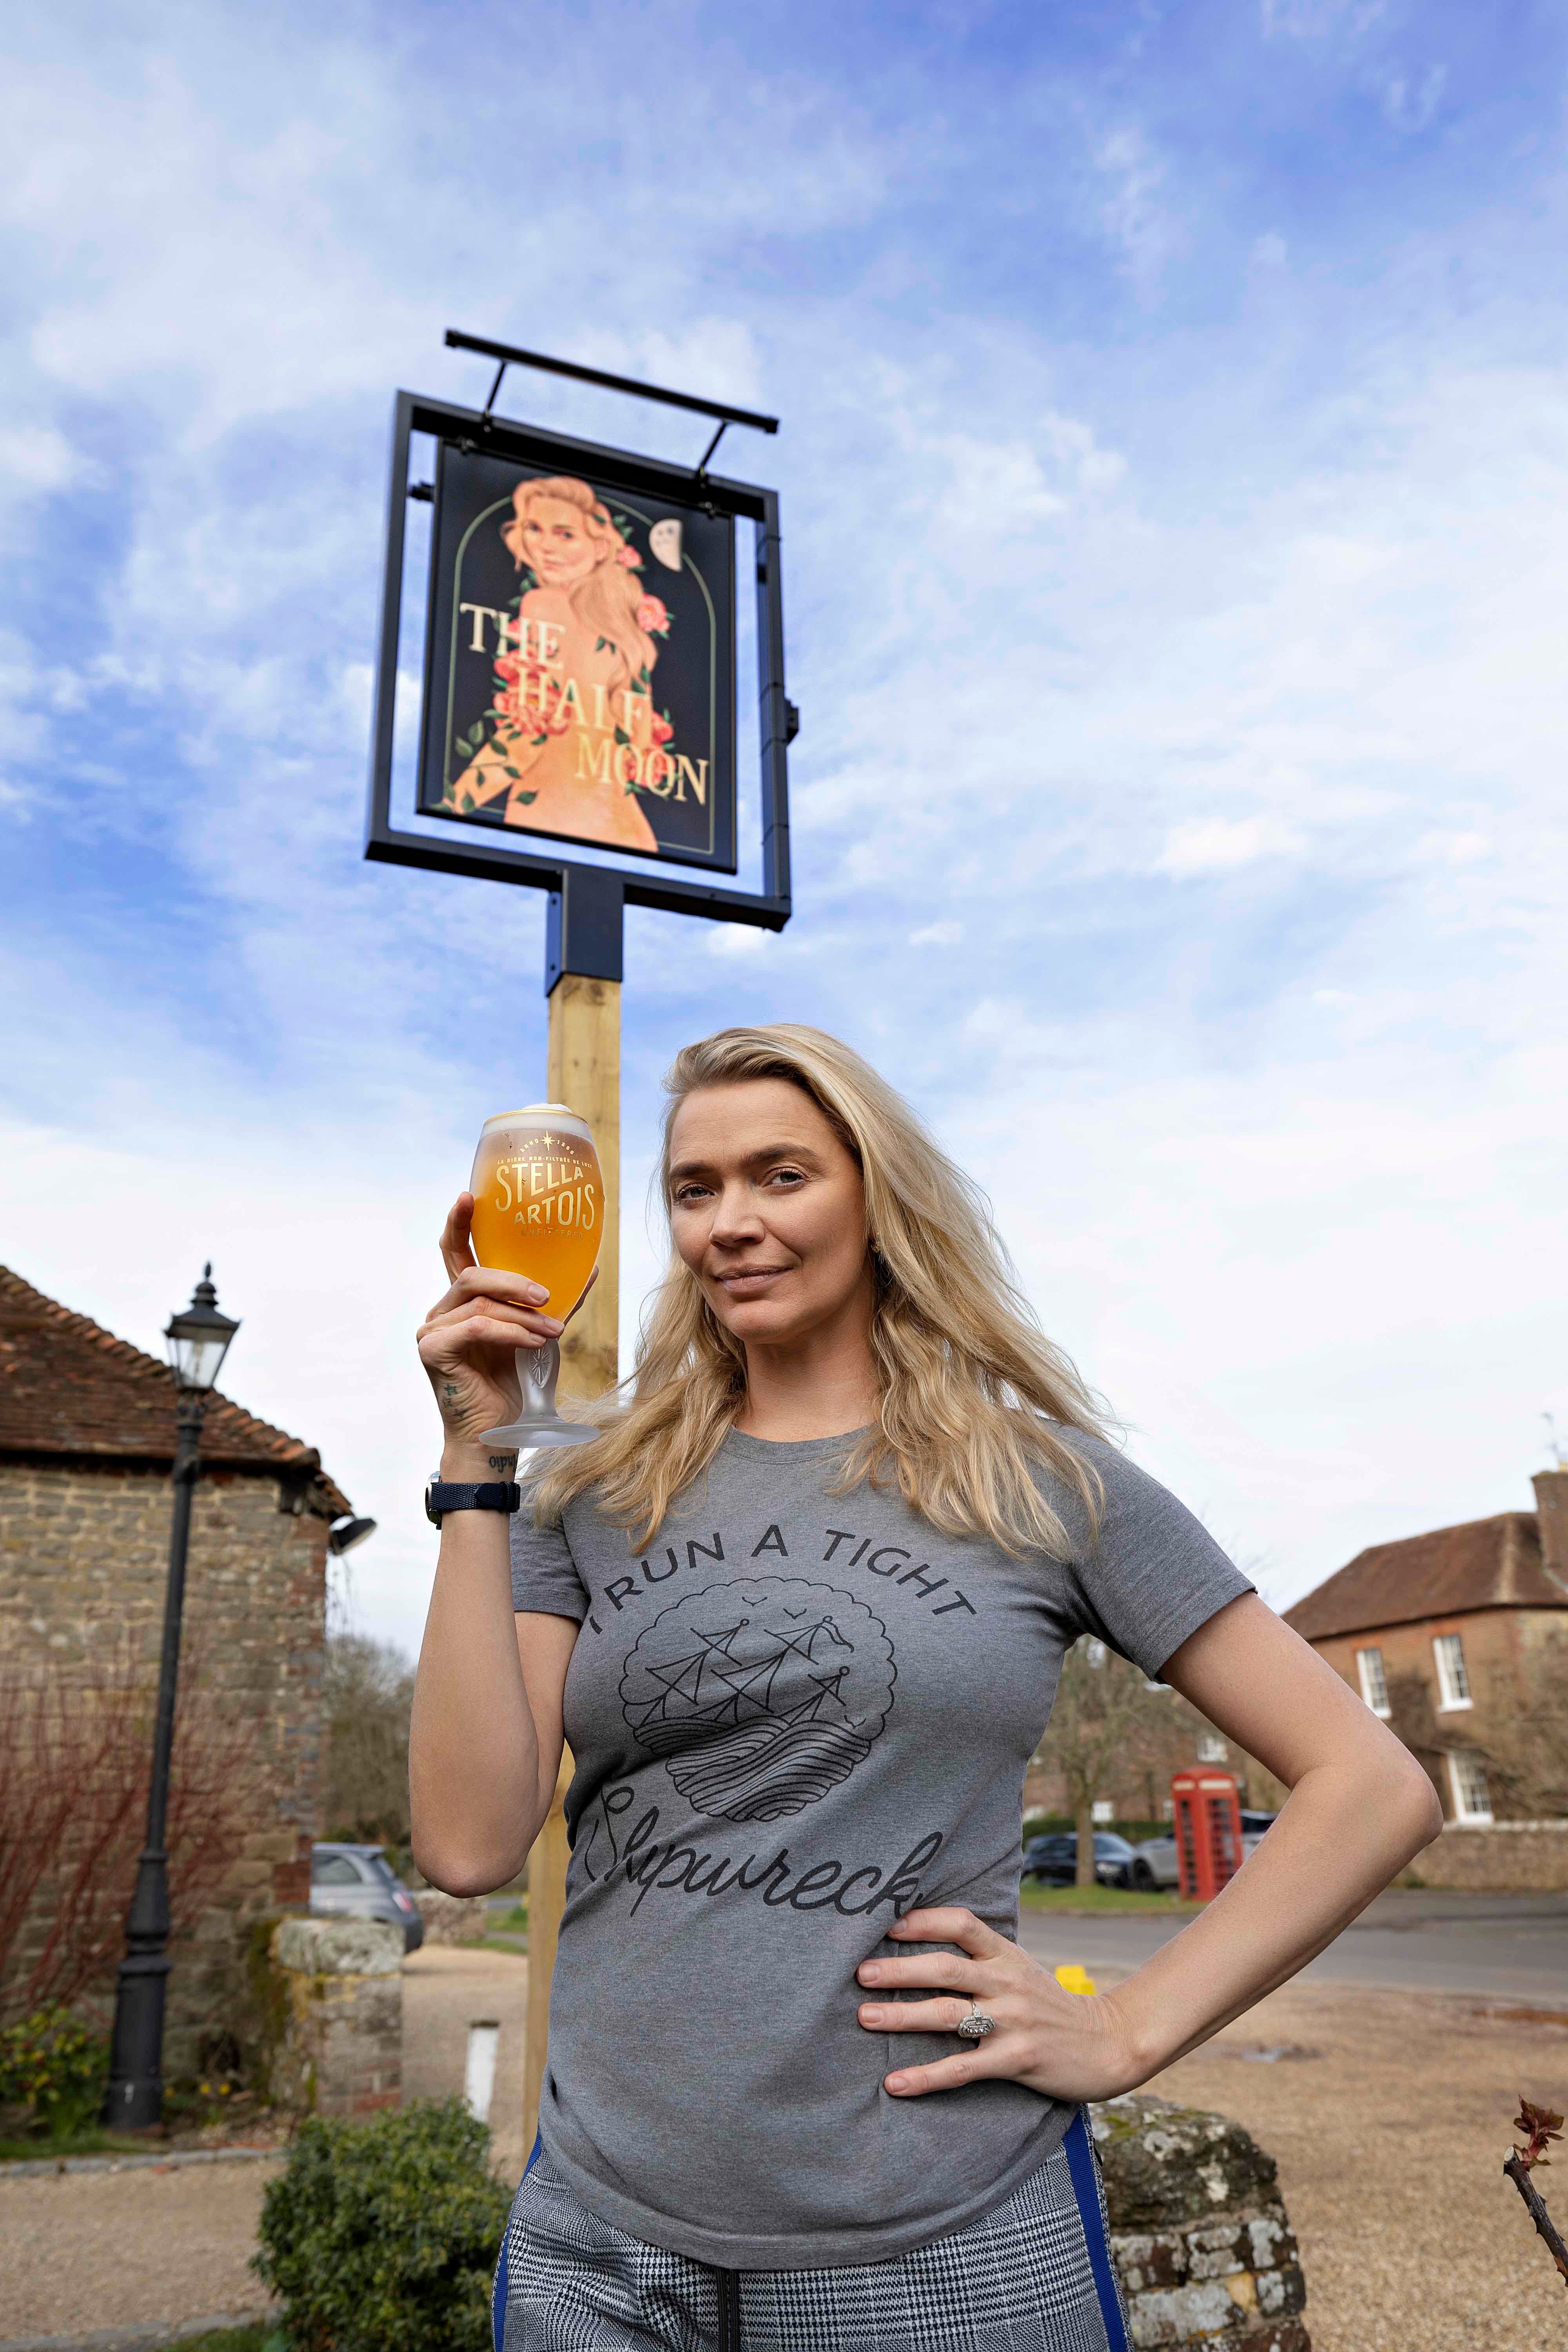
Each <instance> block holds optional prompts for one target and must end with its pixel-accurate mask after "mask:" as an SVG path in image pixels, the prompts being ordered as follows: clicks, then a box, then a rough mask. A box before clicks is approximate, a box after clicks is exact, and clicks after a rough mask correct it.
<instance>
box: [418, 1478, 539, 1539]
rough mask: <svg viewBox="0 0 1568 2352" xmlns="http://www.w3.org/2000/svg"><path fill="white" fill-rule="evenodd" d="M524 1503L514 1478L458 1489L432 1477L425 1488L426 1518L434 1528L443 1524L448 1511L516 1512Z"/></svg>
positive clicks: (520, 1490)
mask: <svg viewBox="0 0 1568 2352" xmlns="http://www.w3.org/2000/svg"><path fill="white" fill-rule="evenodd" d="M521 1501H522V1489H521V1486H519V1485H518V1484H517V1481H516V1480H515V1479H512V1480H510V1481H508V1482H504V1483H503V1482H502V1481H501V1480H500V1479H497V1480H496V1481H495V1483H494V1484H493V1485H491V1486H451V1485H443V1484H442V1482H441V1480H440V1479H439V1478H437V1477H432V1478H430V1479H429V1480H428V1481H427V1482H426V1488H425V1516H426V1518H427V1519H428V1520H429V1522H430V1524H431V1526H432V1527H433V1528H438V1527H439V1526H440V1524H441V1518H442V1514H443V1513H444V1512H447V1511H505V1512H506V1513H507V1515H508V1516H509V1517H510V1514H511V1513H512V1512H513V1511H515V1510H516V1509H517V1508H518V1507H519V1505H520V1504H521Z"/></svg>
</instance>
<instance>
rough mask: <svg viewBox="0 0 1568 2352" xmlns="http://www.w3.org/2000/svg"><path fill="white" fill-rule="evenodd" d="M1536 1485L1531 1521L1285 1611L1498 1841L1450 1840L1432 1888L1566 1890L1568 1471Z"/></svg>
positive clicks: (1346, 1582)
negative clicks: (1443, 1884) (1561, 1747)
mask: <svg viewBox="0 0 1568 2352" xmlns="http://www.w3.org/2000/svg"><path fill="white" fill-rule="evenodd" d="M1533 1484H1534V1487H1535V1497H1536V1506H1537V1507H1536V1508H1535V1509H1534V1510H1533V1511H1502V1512H1500V1513H1499V1514H1498V1516H1497V1517H1495V1518H1489V1519H1472V1520H1469V1521H1468V1522H1467V1523H1466V1524H1465V1525H1463V1526H1461V1527H1455V1528H1434V1529H1433V1530H1432V1531H1431V1532H1430V1533H1428V1534H1426V1535H1419V1536H1407V1537H1405V1538H1403V1539H1402V1540H1400V1541H1399V1542H1396V1543H1386V1544H1373V1546H1372V1547H1371V1549H1368V1550H1366V1551H1363V1552H1359V1553H1358V1554H1357V1556H1356V1558H1355V1559H1352V1561H1351V1562H1350V1564H1349V1565H1348V1567H1345V1568H1342V1569H1341V1570H1339V1572H1338V1574H1337V1575H1335V1576H1331V1577H1330V1578H1329V1580H1328V1581H1327V1583H1326V1584H1321V1585H1319V1587H1318V1588H1317V1590H1316V1591H1315V1592H1310V1593H1308V1595H1307V1597H1306V1599H1305V1600H1303V1601H1298V1602H1297V1603H1296V1605H1295V1607H1294V1608H1293V1609H1289V1610H1287V1611H1286V1612H1285V1614H1286V1622H1287V1623H1288V1624H1290V1625H1293V1626H1294V1627H1295V1629H1296V1631H1297V1632H1298V1633H1300V1634H1301V1635H1302V1636H1303V1637H1304V1638H1305V1639H1306V1640H1307V1641H1309V1642H1310V1643H1311V1644H1312V1646H1313V1648H1314V1649H1315V1650H1318V1651H1320V1652H1321V1654H1322V1655H1323V1656H1324V1657H1325V1658H1326V1659H1327V1660H1328V1662H1329V1664H1331V1666H1332V1667H1333V1668H1334V1670H1335V1672H1336V1673H1337V1674H1340V1675H1342V1676H1343V1677H1344V1679H1345V1681H1346V1682H1347V1683H1349V1684H1350V1685H1351V1687H1352V1690H1355V1691H1357V1692H1359V1694H1360V1696H1362V1698H1363V1699H1364V1700H1365V1702H1366V1704H1367V1706H1370V1707H1372V1708H1373V1711H1374V1712H1375V1713H1376V1714H1378V1715H1380V1716H1382V1717H1384V1721H1386V1722H1388V1723H1389V1724H1390V1725H1391V1726H1392V1727H1393V1728H1394V1730H1395V1731H1396V1732H1397V1733H1398V1735H1399V1737H1400V1738H1402V1739H1403V1740H1404V1742H1405V1746H1406V1747H1407V1748H1410V1749H1411V1751H1412V1752H1413V1754H1415V1756H1417V1757H1419V1759H1420V1760H1421V1762H1422V1763H1423V1764H1424V1765H1425V1766H1426V1769H1427V1771H1428V1773H1429V1774H1430V1776H1431V1779H1432V1782H1433V1785H1434V1787H1435V1788H1436V1790H1437V1794H1438V1796H1439V1797H1440V1798H1441V1800H1442V1803H1443V1812H1444V1817H1445V1822H1446V1825H1447V1828H1448V1829H1450V1830H1459V1831H1477V1832H1480V1831H1485V1830H1488V1829H1495V1830H1496V1831H1497V1832H1499V1834H1498V1835H1497V1836H1496V1837H1495V1838H1493V1839H1491V1840H1487V1839H1485V1838H1470V1839H1468V1840H1466V1839H1461V1840H1458V1841H1456V1840H1454V1839H1452V1838H1445V1839H1444V1840H1443V1841H1441V1844H1440V1847H1438V1848H1433V1849H1431V1850H1430V1852H1429V1853H1428V1854H1425V1855H1423V1856H1422V1857H1421V1858H1420V1860H1419V1861H1418V1862H1417V1864H1416V1865H1415V1867H1416V1870H1417V1872H1418V1873H1419V1874H1421V1875H1422V1876H1423V1877H1424V1878H1426V1879H1427V1881H1428V1883H1437V1881H1438V1879H1439V1876H1440V1877H1441V1878H1442V1879H1443V1880H1444V1881H1447V1882H1451V1883H1454V1884H1462V1885H1539V1886H1547V1885H1568V1821H1565V1820H1563V1818H1562V1815H1563V1812H1564V1811H1565V1810H1568V1808H1565V1807H1564V1805H1563V1790H1562V1785H1561V1783H1562V1764H1561V1759H1559V1758H1555V1757H1554V1755H1553V1753H1552V1751H1553V1748H1555V1747H1556V1746H1557V1745H1558V1744H1559V1742H1560V1741H1561V1738H1562V1725H1563V1715H1564V1710H1565V1708H1568V1469H1557V1470H1548V1471H1543V1472H1542V1473H1541V1475H1539V1476H1538V1477H1537V1478H1536V1479H1535V1480H1534V1481H1533ZM1554 1719H1555V1726H1556V1728H1555V1729H1554V1728H1553V1721H1554ZM1543 1735H1544V1736H1543ZM1543 1816H1545V1818H1543ZM1504 1832H1506V1833H1507V1834H1506V1835H1505V1834H1504Z"/></svg>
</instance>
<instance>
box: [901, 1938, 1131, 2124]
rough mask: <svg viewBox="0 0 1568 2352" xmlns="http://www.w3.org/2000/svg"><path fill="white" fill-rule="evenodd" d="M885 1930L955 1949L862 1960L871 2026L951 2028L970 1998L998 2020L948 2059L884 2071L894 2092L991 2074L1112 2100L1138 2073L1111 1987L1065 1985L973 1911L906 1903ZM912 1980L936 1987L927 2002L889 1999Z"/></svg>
mask: <svg viewBox="0 0 1568 2352" xmlns="http://www.w3.org/2000/svg"><path fill="white" fill-rule="evenodd" d="M888 1933H889V1937H892V1938H893V1939H894V1940H896V1941H904V1942H910V1943H921V1944H957V1945H958V1946H959V1947H960V1948H959V1950H957V1951H956V1952H919V1953H911V1954H910V1957H909V1958H899V1959H894V1958H878V1959H871V1960H863V1961H862V1962H861V1964H860V1967H859V1969H858V1971H857V1974H858V1979H859V1981H860V1983H861V1985H862V1986H863V1987H864V1988H865V1989H866V1990H868V1992H869V1993H870V1994H871V1998H870V1999H869V2000H864V2001H862V2002H861V2004H860V2009H859V2019H860V2023H861V2024H862V2025H863V2026H864V2027H865V2028H866V2030H867V2031H868V2032H871V2033H952V2034H956V2032H957V2031H958V2027H959V2025H960V2023H961V2022H962V2021H963V2019H964V2018H966V2017H968V2016H969V2015H971V2013H972V2006H973V2001H978V2002H979V2004H980V2007H981V2009H982V2011H984V2014H985V2015H986V2016H987V2017H994V2019H995V2021H996V2030H995V2032H994V2033H988V2034H986V2035H985V2036H984V2039H983V2040H981V2041H976V2042H955V2043H954V2047H953V2053H952V2057H951V2058H942V2059H938V2060H937V2061H936V2063H934V2064H932V2065H927V2066H909V2067H904V2068H900V2069H899V2070H897V2071H896V2072H894V2073H893V2074H887V2075H884V2077H883V2081H884V2083H885V2084H886V2086H887V2088H888V2089H889V2091H890V2092H892V2093H893V2095H895V2097H898V2098H906V2099H907V2098H914V2097H919V2096H920V2095H921V2094H923V2093H924V2092H926V2091H955V2090H957V2089H958V2088H959V2086H960V2084H964V2083H977V2082H981V2081H984V2079H985V2078H986V2077H987V2076H997V2077H1000V2078H1001V2079H1002V2080H1004V2081H1006V2082H1014V2083H1024V2084H1027V2085H1028V2087H1029V2089H1030V2090H1031V2091H1039V2092H1041V2093H1042V2094H1043V2095H1045V2096H1046V2097H1047V2098H1053V2099H1068V2100H1078V2099H1110V2098H1114V2097H1116V2096H1117V2095H1118V2094H1119V2093H1121V2092H1122V2091H1129V2090H1131V2089H1132V2088H1133V2086H1134V2084H1137V2083H1139V2082H1141V2081H1142V2080H1143V2071H1142V2070H1141V2069H1140V2067H1139V2065H1138V2063H1137V2060H1136V2058H1135V2056H1134V2054H1133V2050H1132V2037H1131V2034H1130V2032H1129V2031H1128V2028H1127V2024H1126V2021H1125V2020H1124V2018H1123V2017H1122V2016H1121V2014H1120V2012H1119V2011H1118V2008H1117V2005H1116V2000H1115V1996H1114V1995H1113V1994H1110V1993H1089V1994H1084V1993H1072V1992H1066V1991H1064V1990H1063V1989H1062V1987H1061V1986H1060V1985H1059V1984H1058V1982H1057V1980H1056V1979H1055V1977H1053V1976H1052V1975H1051V1974H1050V1972H1049V1970H1048V1969H1043V1968H1042V1967H1041V1966H1040V1964H1039V1962H1038V1961H1037V1960H1033V1959H1031V1958H1029V1955H1028V1954H1027V1952H1025V1951H1021V1950H1020V1949H1019V1948H1018V1946H1017V1945H1016V1944H1013V1943H1009V1942H1008V1940H1007V1938H1006V1937H1005V1936H999V1935H998V1934H997V1933H996V1930H995V1929H994V1927H986V1925H985V1923H984V1920H983V1919H977V1918H976V1917H975V1916H974V1914H973V1911H961V1910H957V1909H951V1910H948V1909H944V1910H932V1911H910V1912H907V1913H906V1914H905V1916H903V1918H901V1919H898V1920H895V1921H894V1923H893V1925H892V1926H891V1927H889V1930H888ZM916 1987H931V1988H940V1989H941V1990H940V1991H935V1990H933V1995H932V1998H931V2000H889V1999H888V1998H887V1996H888V1995H889V1993H892V1992H894V1991H898V1992H904V1991H906V1990H912V1989H914V1988H916ZM878 1996H880V1998H879V1997H878Z"/></svg>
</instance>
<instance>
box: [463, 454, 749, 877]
mask: <svg viewBox="0 0 1568 2352" xmlns="http://www.w3.org/2000/svg"><path fill="white" fill-rule="evenodd" d="M533 437H534V439H535V441H536V442H537V441H539V440H541V439H542V437H543V436H538V435H535V436H533ZM581 449H582V445H581V444H570V443H566V442H564V441H563V443H562V445H561V457H560V459H559V461H558V462H555V463H551V462H550V461H549V460H548V459H547V458H544V459H541V458H538V457H536V458H534V459H533V461H532V462H529V463H523V462H521V461H520V460H519V459H517V458H516V457H510V456H507V455H503V454H500V453H498V452H497V451H495V450H494V449H491V448H485V447H481V446H474V444H473V442H472V440H467V441H465V440H464V439H458V440H449V439H444V440H443V441H442V442H441V444H440V446H439V449H438V453H437V464H436V479H435V482H434V485H433V489H434V499H435V516H434V528H433V531H432V535H431V577H430V592H429V599H428V605H427V612H428V624H427V644H426V667H425V678H426V694H425V706H424V719H423V740H422V743H421V751H420V762H419V782H418V793H417V805H418V807H419V809H420V811H421V813H422V814H425V815H427V816H439V817H447V818H450V819H451V820H452V821H453V822H454V823H456V824H468V825H482V826H489V827H492V828H497V829H500V831H502V832H504V833H508V834H512V835H530V834H542V835H550V836H551V837H552V838H553V839H555V840H563V841H572V842H586V843H591V844H593V845H596V846H599V847H602V848H605V849H613V850H619V851H623V852H630V853H631V854H633V855H634V856H642V857H652V858H659V859H665V860H670V861H673V862H675V863H678V864H681V865H689V866H710V867H713V868H716V869H718V870H720V871H721V872H726V873H733V872H734V871H735V867H736V854H735V629H734V612H735V576H734V523H733V520H732V518H731V515H730V514H729V513H727V512H721V511H716V510H715V509H714V507H713V504H712V501H711V500H707V501H706V502H705V501H704V500H703V498H702V493H701V488H700V486H699V487H698V488H696V489H695V490H694V491H693V492H692V494H691V495H690V497H689V498H687V499H682V498H680V497H678V496H673V495H670V494H669V493H668V489H666V488H664V486H662V485H656V486H655V487H654V488H653V489H652V490H651V491H650V489H649V488H636V489H633V488H626V487H625V486H624V485H622V486H617V485H616V483H614V482H612V481H609V480H606V479H602V478H600V479H595V477H594V476H593V474H591V473H589V472H586V471H584V468H583V467H582V465H581V462H580V455H581ZM574 459H575V460H577V461H578V462H574ZM682 487H685V485H682Z"/></svg>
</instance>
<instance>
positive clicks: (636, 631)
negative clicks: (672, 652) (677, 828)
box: [450, 475, 675, 853]
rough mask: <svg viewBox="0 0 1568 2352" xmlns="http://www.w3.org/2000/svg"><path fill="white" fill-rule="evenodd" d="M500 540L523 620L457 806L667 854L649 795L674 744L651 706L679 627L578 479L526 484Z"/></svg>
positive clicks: (665, 770)
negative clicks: (661, 658) (645, 798)
mask: <svg viewBox="0 0 1568 2352" xmlns="http://www.w3.org/2000/svg"><path fill="white" fill-rule="evenodd" d="M511 506H512V512H511V514H510V517H509V518H508V520H506V521H505V522H504V523H503V524H502V525H501V530H500V536H501V539H502V541H503V542H504V543H505V546H506V548H507V550H508V551H509V553H510V556H511V558H512V562H513V563H514V565H515V566H516V570H517V572H518V575H519V579H520V583H521V593H519V595H518V597H517V599H516V610H515V617H505V616H499V628H500V650H499V652H498V653H497V655H496V656H495V662H494V685H495V692H494V695H493V698H492V705H491V716H490V721H489V729H488V730H486V740H484V742H483V743H482V744H481V746H480V747H479V750H478V751H477V752H476V753H475V755H474V757H473V758H472V759H471V760H470V761H468V765H467V766H466V767H465V768H464V769H463V771H462V772H461V773H460V774H459V775H458V776H457V777H455V778H454V780H453V782H452V785H451V787H450V790H451V795H452V798H453V800H454V801H455V802H457V803H458V805H459V806H462V807H465V808H468V807H469V806H471V807H472V809H473V811H474V813H475V814H485V815H492V816H499V817H500V818H501V820H502V821H503V822H504V823H508V824H519V823H521V824H526V825H527V826H528V827H529V829H530V830H533V831H539V832H545V833H555V832H559V833H563V834H567V835H573V836H575V837H576V838H578V839H580V840H581V839H588V840H593V841H602V842H604V843H605V844H607V845H613V846H615V847H617V848H624V849H636V850H642V851H644V852H645V853H647V852H654V851H657V849H658V840H657V838H656V836H655V834H654V830H653V827H652V826H651V825H650V824H649V823H648V820H647V814H645V812H644V809H643V807H642V804H641V802H640V800H639V797H638V795H639V793H643V792H651V793H656V794H660V795H663V794H667V793H668V792H669V790H670V781H669V780H670V778H671V777H672V776H673V775H674V773H675V760H674V756H673V752H672V750H671V749H670V748H669V747H670V740H671V737H672V734H673V730H672V729H671V727H670V725H669V723H668V720H667V719H663V718H661V717H660V716H659V714H658V710H657V709H655V706H654V699H653V673H654V667H655V664H656V663H657V661H658V654H659V640H660V638H662V637H664V636H666V635H668V630H669V615H668V611H667V609H666V607H665V605H664V604H663V602H662V600H661V599H660V598H659V597H658V596H655V595H652V594H650V593H648V591H647V588H646V587H645V586H644V584H643V582H642V580H641V579H640V577H639V576H638V575H639V573H640V572H641V569H642V561H641V558H640V557H639V555H638V554H637V550H636V548H635V547H633V546H632V545H631V543H630V541H629V539H628V538H626V537H625V536H623V534H622V532H621V530H619V529H618V528H617V526H616V521H615V520H614V519H613V518H612V516H611V514H610V511H609V509H607V508H606V507H605V503H604V501H603V500H602V499H600V498H599V497H598V496H597V495H596V494H595V491H594V490H592V489H591V488H589V486H588V484H587V483H586V482H582V481H578V480H575V479H574V478H572V477H571V476H568V475H556V476H546V477H543V478H540V477H534V478H529V479H526V480H523V481H521V482H519V483H518V485H517V487H516V488H515V489H514V490H513V492H512V495H511Z"/></svg>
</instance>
